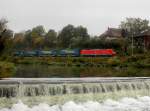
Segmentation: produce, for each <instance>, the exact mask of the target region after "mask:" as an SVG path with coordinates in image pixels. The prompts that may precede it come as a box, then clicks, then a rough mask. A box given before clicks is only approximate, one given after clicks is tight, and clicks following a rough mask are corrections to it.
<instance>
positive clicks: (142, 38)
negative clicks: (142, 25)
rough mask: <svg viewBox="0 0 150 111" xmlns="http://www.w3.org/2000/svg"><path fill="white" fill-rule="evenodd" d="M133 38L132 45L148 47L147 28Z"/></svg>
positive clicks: (149, 34) (149, 39)
mask: <svg viewBox="0 0 150 111" xmlns="http://www.w3.org/2000/svg"><path fill="white" fill-rule="evenodd" d="M133 38H134V45H135V46H136V47H144V48H146V49H150V30H147V31H145V32H143V33H141V34H139V35H137V36H135V37H133Z"/></svg>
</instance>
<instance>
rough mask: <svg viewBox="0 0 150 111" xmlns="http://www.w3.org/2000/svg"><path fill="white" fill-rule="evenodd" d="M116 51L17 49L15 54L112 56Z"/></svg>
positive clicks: (30, 55)
mask: <svg viewBox="0 0 150 111" xmlns="http://www.w3.org/2000/svg"><path fill="white" fill-rule="evenodd" d="M115 55H116V52H115V51H114V50H113V49H81V50H80V49H63V50H49V51H43V50H42V51H41V50H36V51H16V52H15V53H14V56H22V57H34V56H35V57H36V56H37V57H38V56H39V57H45V56H50V57H67V56H69V57H112V56H115Z"/></svg>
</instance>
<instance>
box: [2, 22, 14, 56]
mask: <svg viewBox="0 0 150 111" xmlns="http://www.w3.org/2000/svg"><path fill="white" fill-rule="evenodd" d="M7 23H8V21H7V20H6V19H1V20H0V54H2V52H3V51H4V50H5V52H7V51H8V49H9V48H8V47H11V45H12V42H11V41H12V37H13V31H12V30H9V29H7Z"/></svg>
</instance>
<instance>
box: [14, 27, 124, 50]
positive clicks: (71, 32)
mask: <svg viewBox="0 0 150 111" xmlns="http://www.w3.org/2000/svg"><path fill="white" fill-rule="evenodd" d="M13 42H14V49H16V50H32V49H54V48H112V47H116V48H117V47H120V45H121V44H119V42H118V44H117V42H116V43H113V42H107V43H105V42H106V41H104V40H103V39H101V38H100V37H99V36H94V37H91V36H90V35H89V34H88V30H87V28H85V27H83V26H78V27H75V26H73V25H67V26H65V27H64V28H63V29H62V30H61V31H60V32H56V31H55V30H53V29H50V30H49V31H48V32H45V29H44V27H43V26H37V27H34V28H33V29H31V30H28V31H26V32H21V33H15V35H14V40H13Z"/></svg>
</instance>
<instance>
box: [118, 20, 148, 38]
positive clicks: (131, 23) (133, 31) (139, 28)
mask: <svg viewBox="0 0 150 111" xmlns="http://www.w3.org/2000/svg"><path fill="white" fill-rule="evenodd" d="M120 28H122V29H125V30H126V31H127V32H128V36H129V37H131V36H132V35H134V36H136V35H138V34H141V33H142V32H144V31H146V30H148V29H149V21H148V20H146V19H141V18H126V21H122V22H121V24H120Z"/></svg>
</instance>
